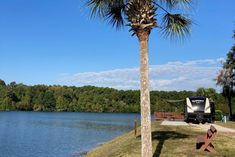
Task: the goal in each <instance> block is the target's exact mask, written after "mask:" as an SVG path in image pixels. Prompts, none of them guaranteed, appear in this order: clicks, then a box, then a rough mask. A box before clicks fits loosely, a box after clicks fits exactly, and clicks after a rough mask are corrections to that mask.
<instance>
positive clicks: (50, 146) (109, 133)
mask: <svg viewBox="0 0 235 157" xmlns="http://www.w3.org/2000/svg"><path fill="white" fill-rule="evenodd" d="M139 118H140V116H139V114H118V113H67V112H61V113H58V112H56V113H55V112H54V113H48V112H0V156H1V157H73V156H75V155H76V154H78V153H79V152H83V151H87V150H90V149H92V148H95V147H96V146H98V145H99V144H102V143H104V142H107V141H109V140H111V139H113V138H115V137H117V136H119V135H121V134H123V133H126V132H128V131H130V130H132V129H133V125H134V120H135V119H138V120H139Z"/></svg>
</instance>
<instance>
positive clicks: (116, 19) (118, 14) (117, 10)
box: [105, 1, 125, 28]
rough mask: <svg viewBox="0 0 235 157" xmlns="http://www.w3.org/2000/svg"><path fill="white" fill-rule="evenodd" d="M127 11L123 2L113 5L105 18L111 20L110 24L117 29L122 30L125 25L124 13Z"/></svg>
mask: <svg viewBox="0 0 235 157" xmlns="http://www.w3.org/2000/svg"><path fill="white" fill-rule="evenodd" d="M124 10H125V4H124V3H123V1H122V2H121V1H119V2H116V3H111V4H110V5H109V7H108V9H107V12H106V13H105V17H106V19H107V20H109V23H110V24H112V25H113V26H114V27H116V28H120V27H121V26H123V25H124V18H123V13H124Z"/></svg>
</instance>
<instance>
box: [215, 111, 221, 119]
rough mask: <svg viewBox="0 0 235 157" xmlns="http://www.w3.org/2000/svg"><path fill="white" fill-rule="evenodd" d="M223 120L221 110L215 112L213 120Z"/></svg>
mask: <svg viewBox="0 0 235 157" xmlns="http://www.w3.org/2000/svg"><path fill="white" fill-rule="evenodd" d="M222 118H223V112H222V111H221V110H215V120H216V121H221V120H222Z"/></svg>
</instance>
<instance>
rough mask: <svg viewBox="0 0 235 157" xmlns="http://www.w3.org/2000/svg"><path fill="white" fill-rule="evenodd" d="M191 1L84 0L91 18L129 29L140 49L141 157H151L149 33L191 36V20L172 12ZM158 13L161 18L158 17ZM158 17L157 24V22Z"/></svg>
mask: <svg viewBox="0 0 235 157" xmlns="http://www.w3.org/2000/svg"><path fill="white" fill-rule="evenodd" d="M190 4H191V0H87V6H88V7H90V9H91V15H92V16H96V15H98V16H99V17H101V18H104V19H105V20H108V21H109V22H110V23H111V24H112V25H113V26H115V27H117V28H120V27H121V26H124V25H128V26H129V27H130V31H131V32H132V35H133V36H134V35H136V36H137V37H138V39H139V45H140V84H141V88H140V90H141V141H142V151H141V152H142V157H151V156H152V139H151V117H150V95H149V78H148V74H149V72H148V71H149V68H148V40H149V35H150V33H151V30H152V29H153V28H156V27H157V28H159V29H161V30H162V33H163V35H164V36H168V37H170V38H171V39H172V38H174V37H176V38H177V39H181V37H185V36H186V35H187V34H189V32H190V26H191V23H192V22H191V20H190V19H189V18H187V16H185V15H183V14H172V13H170V12H171V11H178V10H179V9H183V8H187V7H189V6H190ZM157 12H159V13H160V14H157ZM157 15H158V16H159V21H158V20H157V19H156V17H157Z"/></svg>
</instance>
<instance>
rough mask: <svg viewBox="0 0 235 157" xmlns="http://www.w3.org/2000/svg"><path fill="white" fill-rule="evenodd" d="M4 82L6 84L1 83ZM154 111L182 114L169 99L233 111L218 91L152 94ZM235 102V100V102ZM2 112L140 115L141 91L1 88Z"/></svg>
mask: <svg viewBox="0 0 235 157" xmlns="http://www.w3.org/2000/svg"><path fill="white" fill-rule="evenodd" d="M0 82H4V81H0ZM150 95H151V110H152V112H154V111H166V112H167V111H173V112H182V111H183V104H182V106H178V107H177V108H176V107H175V106H172V105H171V104H169V103H168V102H167V101H166V100H169V99H170V100H179V99H185V98H186V97H188V96H195V95H201V96H207V97H210V98H212V99H213V100H214V101H215V104H216V109H219V110H222V111H223V112H224V113H228V112H229V108H228V107H227V105H226V101H225V99H224V98H223V96H222V95H221V94H219V93H216V92H215V90H214V89H210V88H209V89H204V88H200V89H198V90H197V91H196V92H192V91H179V92H177V91H152V92H150ZM233 101H234V100H232V102H233ZM233 107H234V106H233ZM0 110H3V111H5V110H13V111H14V110H20V111H49V112H54V111H56V112H135V113H138V112H140V91H137V90H126V91H123V90H116V89H112V88H98V87H93V86H84V87H67V86H45V85H35V86H26V85H23V84H17V83H15V84H14V88H12V84H11V85H10V84H8V85H6V84H3V83H1V85H0Z"/></svg>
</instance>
